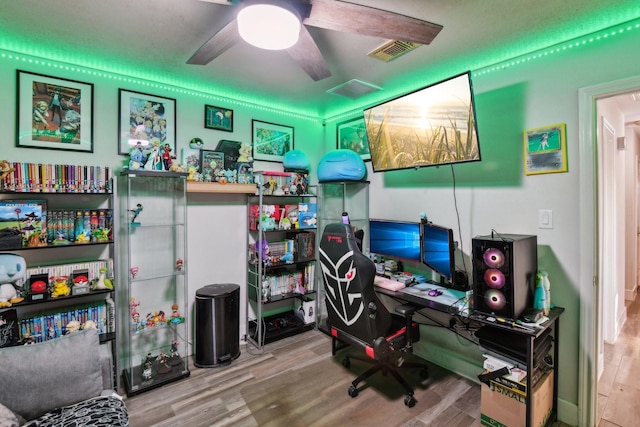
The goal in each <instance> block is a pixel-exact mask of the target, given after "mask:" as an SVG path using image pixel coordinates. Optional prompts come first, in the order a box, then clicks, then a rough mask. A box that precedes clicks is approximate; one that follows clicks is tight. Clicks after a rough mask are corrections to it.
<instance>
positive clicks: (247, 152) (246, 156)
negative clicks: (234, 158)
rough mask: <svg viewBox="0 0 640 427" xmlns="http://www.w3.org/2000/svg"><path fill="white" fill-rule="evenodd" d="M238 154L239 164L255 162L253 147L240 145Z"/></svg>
mask: <svg viewBox="0 0 640 427" xmlns="http://www.w3.org/2000/svg"><path fill="white" fill-rule="evenodd" d="M238 154H239V155H238V163H248V162H252V161H253V157H251V146H250V145H249V144H244V143H242V144H240V148H239V149H238Z"/></svg>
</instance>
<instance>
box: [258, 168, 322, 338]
mask: <svg viewBox="0 0 640 427" xmlns="http://www.w3.org/2000/svg"><path fill="white" fill-rule="evenodd" d="M254 175H255V181H256V184H257V187H258V194H257V195H255V196H249V197H248V200H247V202H248V203H247V217H248V222H249V227H248V228H249V232H248V233H247V235H248V252H249V256H248V272H247V310H246V311H247V341H249V342H251V343H252V344H254V345H255V346H256V347H258V348H262V347H263V346H264V345H265V344H266V343H269V342H273V341H276V340H279V339H282V338H285V337H288V336H291V335H295V334H298V333H301V332H304V331H307V330H310V329H313V328H314V327H315V317H314V316H311V314H312V313H315V308H316V301H315V294H316V292H315V288H314V277H315V265H316V262H315V261H316V258H315V256H316V255H315V254H316V251H315V239H316V227H315V220H316V217H317V214H316V215H313V213H312V211H314V212H315V209H314V208H315V207H317V203H316V196H315V195H313V194H310V193H311V190H308V189H307V191H306V192H305V193H304V194H300V195H298V194H288V195H287V194H283V195H265V194H264V193H265V188H264V185H263V184H265V182H267V181H268V180H270V179H271V178H270V175H269V173H268V172H255V174H254ZM265 176H266V177H265ZM279 177H280V178H279V179H285V180H286V179H288V178H287V177H288V175H286V174H282V175H279ZM304 207H306V208H307V209H308V211H307V214H308V215H309V216H308V218H309V219H310V221H308V223H304V218H306V217H304V214H303V217H302V218H301V219H300V221H303V225H302V227H303V228H297V227H296V225H295V223H294V221H293V220H286V219H285V218H287V216H288V215H291V217H292V218H293V217H294V216H293V215H294V214H293V213H292V212H295V217H296V218H297V217H298V213H299V212H300V211H301V210H304V209H303V208H304ZM285 224H288V225H285ZM267 247H268V248H269V249H268V251H267V249H266V248H267ZM302 313H306V314H307V315H306V316H305V315H303V314H302Z"/></svg>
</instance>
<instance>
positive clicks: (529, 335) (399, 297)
mask: <svg viewBox="0 0 640 427" xmlns="http://www.w3.org/2000/svg"><path fill="white" fill-rule="evenodd" d="M433 287H437V285H433ZM375 291H376V292H377V293H379V294H381V295H386V296H388V297H390V298H392V299H394V300H396V301H399V302H408V303H411V304H414V305H415V306H417V307H420V309H430V310H435V311H436V312H440V313H446V314H448V315H450V316H451V317H452V318H458V319H460V320H461V321H463V322H464V323H467V324H469V323H474V324H475V326H476V327H482V326H488V327H491V328H497V329H498V330H504V331H509V332H513V333H516V334H518V335H521V336H522V337H523V338H525V341H526V343H527V356H526V370H527V393H531V390H533V388H532V386H531V377H532V375H531V373H532V372H534V366H533V362H534V359H533V354H534V344H535V340H536V338H538V337H540V336H541V335H542V334H543V333H544V332H545V331H547V330H548V329H549V328H553V331H552V332H553V369H554V371H555V372H554V375H553V408H552V410H551V414H550V416H549V418H548V419H547V421H546V423H545V425H546V426H549V425H551V424H552V423H553V422H554V421H556V420H557V418H558V374H557V370H556V366H557V365H556V364H557V363H558V352H559V343H560V339H559V337H560V335H559V334H560V315H561V314H562V313H563V312H564V308H562V307H554V308H552V309H551V311H550V313H549V315H548V316H547V317H548V318H549V320H548V321H547V322H546V323H544V325H543V327H542V328H540V329H533V330H525V329H522V328H521V327H517V326H512V323H511V322H510V321H501V320H502V319H500V318H499V317H497V316H489V315H484V314H470V315H469V313H468V310H466V311H465V310H463V311H462V313H460V311H459V310H458V309H457V308H454V307H453V306H452V305H451V303H450V302H451V299H450V296H449V294H447V295H442V296H444V297H443V298H440V296H434V297H429V296H416V295H412V294H410V293H404V292H400V291H391V290H388V289H384V288H381V287H378V286H376V287H375ZM451 292H458V291H451ZM460 294H461V296H464V292H460ZM452 295H455V294H452ZM491 319H493V320H491ZM499 319H500V320H499ZM443 326H446V327H448V325H443ZM448 329H449V330H451V331H452V332H454V333H456V334H459V333H458V332H457V331H455V330H453V329H452V328H450V327H449V328H448ZM465 338H466V337H465ZM532 425H533V405H531V404H530V400H527V404H526V426H527V427H531V426H532Z"/></svg>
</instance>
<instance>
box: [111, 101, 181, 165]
mask: <svg viewBox="0 0 640 427" xmlns="http://www.w3.org/2000/svg"><path fill="white" fill-rule="evenodd" d="M119 98H120V102H119V105H120V112H119V115H118V154H125V155H126V154H129V152H130V151H131V149H132V148H133V147H136V146H137V145H141V146H142V148H143V149H150V148H151V147H152V146H153V145H154V144H155V143H156V142H157V143H158V144H159V145H160V146H161V147H165V146H166V145H168V146H169V151H170V152H171V156H172V157H173V158H175V157H176V100H175V99H173V98H163V97H160V96H155V95H149V94H147V93H138V92H132V91H129V90H125V89H120V94H119Z"/></svg>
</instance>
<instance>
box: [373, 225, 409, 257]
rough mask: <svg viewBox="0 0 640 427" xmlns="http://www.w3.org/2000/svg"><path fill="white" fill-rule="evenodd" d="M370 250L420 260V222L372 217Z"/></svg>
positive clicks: (383, 254) (377, 253)
mask: <svg viewBox="0 0 640 427" xmlns="http://www.w3.org/2000/svg"><path fill="white" fill-rule="evenodd" d="M369 252H371V253H372V254H376V255H380V256H386V257H390V258H399V259H405V260H409V261H414V262H420V260H421V257H420V224H419V223H417V222H403V221H389V220H382V219H370V220H369Z"/></svg>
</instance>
